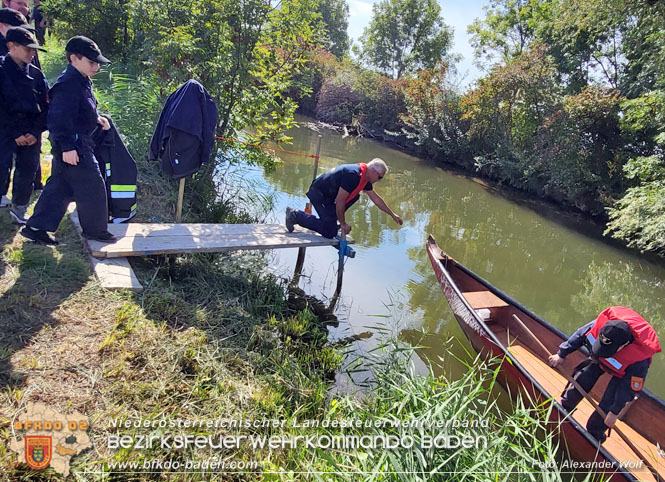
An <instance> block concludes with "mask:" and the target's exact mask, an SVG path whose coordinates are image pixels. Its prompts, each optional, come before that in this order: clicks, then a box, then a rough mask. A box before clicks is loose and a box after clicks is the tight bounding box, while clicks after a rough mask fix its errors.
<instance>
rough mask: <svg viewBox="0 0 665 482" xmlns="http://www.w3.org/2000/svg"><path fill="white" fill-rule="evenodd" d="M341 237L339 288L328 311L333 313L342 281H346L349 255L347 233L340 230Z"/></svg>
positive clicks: (338, 267) (338, 270) (336, 288)
mask: <svg viewBox="0 0 665 482" xmlns="http://www.w3.org/2000/svg"><path fill="white" fill-rule="evenodd" d="M340 237H341V239H342V240H341V241H340V243H339V260H338V261H337V286H336V287H335V294H333V297H332V299H331V300H330V306H329V307H328V310H329V311H331V312H332V311H333V310H334V309H335V305H337V300H338V299H339V294H340V293H341V292H342V280H343V279H344V257H345V256H346V254H347V253H346V251H347V244H346V233H345V232H344V230H343V229H341V230H340Z"/></svg>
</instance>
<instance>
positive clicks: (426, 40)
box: [360, 0, 452, 78]
mask: <svg viewBox="0 0 665 482" xmlns="http://www.w3.org/2000/svg"><path fill="white" fill-rule="evenodd" d="M360 43H361V45H362V54H361V55H362V58H363V60H364V61H366V62H367V63H368V64H370V65H372V66H374V67H376V68H378V69H379V70H381V71H382V72H384V73H385V74H386V75H388V76H392V77H393V78H401V77H402V76H404V75H405V74H407V73H415V72H416V71H417V70H420V69H423V68H427V69H431V68H434V67H435V66H436V64H437V63H438V62H440V61H441V60H443V59H444V58H445V57H446V55H447V53H448V50H449V49H450V46H451V45H452V30H451V29H450V27H448V26H447V25H446V24H445V23H444V22H443V19H442V18H441V7H440V6H439V4H438V3H437V2H436V0H382V1H381V2H379V3H377V4H375V5H374V7H373V13H372V21H371V22H370V24H369V26H368V27H366V28H365V31H364V33H363V35H362V37H361V38H360Z"/></svg>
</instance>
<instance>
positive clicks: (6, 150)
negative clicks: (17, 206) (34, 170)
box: [0, 136, 17, 207]
mask: <svg viewBox="0 0 665 482" xmlns="http://www.w3.org/2000/svg"><path fill="white" fill-rule="evenodd" d="M16 148H17V146H16V143H15V142H14V140H13V139H6V138H5V137H4V136H0V196H2V197H3V198H6V196H7V192H8V191H9V182H10V180H11V177H10V176H11V171H12V163H13V162H14V154H15V152H16ZM7 205H9V203H8V202H4V203H3V207H5V206H7Z"/></svg>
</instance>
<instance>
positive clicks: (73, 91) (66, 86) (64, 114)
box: [47, 65, 99, 154]
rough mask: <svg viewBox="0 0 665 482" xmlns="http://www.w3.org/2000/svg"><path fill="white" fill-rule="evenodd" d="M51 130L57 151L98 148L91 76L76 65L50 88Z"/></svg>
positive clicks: (65, 71)
mask: <svg viewBox="0 0 665 482" xmlns="http://www.w3.org/2000/svg"><path fill="white" fill-rule="evenodd" d="M49 97H50V99H51V104H50V106H49V111H48V119H47V123H48V130H49V131H50V133H51V143H52V144H53V147H54V148H55V149H56V151H60V152H67V151H72V150H74V149H76V150H77V151H78V152H79V154H80V153H81V152H89V153H91V152H92V151H93V150H94V147H95V145H94V142H93V140H92V137H91V135H92V131H93V130H94V129H95V127H96V126H97V118H98V117H99V114H98V112H97V100H96V99H95V95H94V94H93V93H92V82H91V81H90V79H89V78H88V77H86V76H84V75H83V74H81V73H80V72H79V71H78V70H76V69H75V68H74V67H73V66H72V65H68V66H67V68H66V69H65V70H64V71H63V72H62V73H61V74H60V77H58V80H57V81H56V83H55V84H54V85H53V87H52V88H51V90H50V91H49Z"/></svg>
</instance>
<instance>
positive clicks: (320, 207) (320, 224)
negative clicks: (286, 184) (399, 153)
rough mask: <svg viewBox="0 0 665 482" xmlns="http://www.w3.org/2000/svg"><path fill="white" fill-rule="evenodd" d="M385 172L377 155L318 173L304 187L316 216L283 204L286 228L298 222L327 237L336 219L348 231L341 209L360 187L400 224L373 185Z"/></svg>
mask: <svg viewBox="0 0 665 482" xmlns="http://www.w3.org/2000/svg"><path fill="white" fill-rule="evenodd" d="M387 172H388V167H387V166H386V163H385V162H383V160H382V159H379V158H378V157H377V158H374V159H372V160H371V161H370V162H369V163H367V164H365V163H360V164H342V165H341V166H337V167H336V168H335V169H333V170H332V171H329V172H326V173H325V174H322V175H320V176H319V177H317V178H316V179H315V180H314V182H312V185H311V186H310V188H309V191H307V197H308V198H309V200H310V201H312V205H313V206H314V208H315V209H316V212H317V214H318V215H319V216H318V217H317V216H314V215H312V214H309V213H306V212H305V211H298V210H295V209H292V208H290V207H289V208H286V228H287V229H288V231H289V232H290V233H292V232H293V229H294V226H295V225H296V224H298V225H300V226H302V227H303V228H307V229H311V230H312V231H316V232H317V233H319V234H321V235H322V236H323V237H325V238H329V239H330V238H334V237H335V235H336V234H337V230H338V226H337V222H338V221H339V227H340V228H341V229H342V231H343V232H344V233H345V234H348V233H349V231H351V226H350V225H349V224H348V223H347V222H346V218H345V215H344V213H345V212H346V210H347V209H349V208H350V207H351V206H352V205H353V204H354V203H355V202H356V201H357V200H358V199H359V198H360V192H361V191H363V192H365V194H367V196H368V197H369V198H370V199H371V200H372V202H373V203H374V204H375V205H376V207H378V208H379V209H380V210H381V211H383V212H384V213H387V214H388V215H389V216H390V217H392V218H393V219H394V220H395V222H396V223H397V224H399V225H400V226H401V225H402V223H403V221H402V218H401V217H399V216H398V215H397V214H395V213H394V212H393V210H392V209H390V207H388V205H387V204H386V202H385V201H384V200H383V198H382V197H381V196H379V195H378V194H377V193H376V192H375V191H374V189H373V185H374V183H377V182H379V181H380V180H381V179H383V176H385V175H386V173H387Z"/></svg>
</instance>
